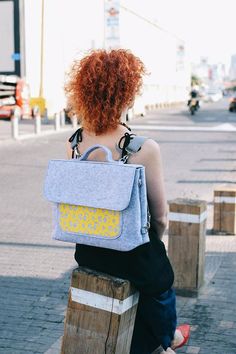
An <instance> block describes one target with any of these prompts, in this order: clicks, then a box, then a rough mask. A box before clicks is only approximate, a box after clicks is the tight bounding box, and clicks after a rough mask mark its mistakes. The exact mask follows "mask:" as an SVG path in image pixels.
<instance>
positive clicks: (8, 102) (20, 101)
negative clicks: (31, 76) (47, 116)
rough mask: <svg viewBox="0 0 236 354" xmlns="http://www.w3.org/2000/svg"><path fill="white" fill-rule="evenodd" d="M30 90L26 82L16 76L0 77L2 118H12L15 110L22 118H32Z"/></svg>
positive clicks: (0, 115) (0, 111) (0, 112)
mask: <svg viewBox="0 0 236 354" xmlns="http://www.w3.org/2000/svg"><path fill="white" fill-rule="evenodd" d="M29 100H30V90H29V86H28V84H27V83H26V82H25V80H23V79H21V78H19V77H18V76H15V75H0V118H11V116H12V113H13V112H14V110H15V108H19V109H20V114H21V117H24V118H30V117H31V115H32V113H31V107H30V101H29Z"/></svg>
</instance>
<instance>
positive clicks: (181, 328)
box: [171, 324, 190, 350]
mask: <svg viewBox="0 0 236 354" xmlns="http://www.w3.org/2000/svg"><path fill="white" fill-rule="evenodd" d="M176 329H178V330H179V331H180V332H181V334H182V336H183V337H184V338H183V340H182V342H181V343H180V344H178V345H176V346H175V345H174V346H173V347H172V346H171V348H172V349H174V350H175V349H177V348H180V347H182V346H183V345H184V344H186V343H187V341H188V340H189V337H190V325H188V324H183V325H180V326H178V327H177V328H176Z"/></svg>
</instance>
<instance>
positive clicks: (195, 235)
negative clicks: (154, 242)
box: [168, 199, 207, 293]
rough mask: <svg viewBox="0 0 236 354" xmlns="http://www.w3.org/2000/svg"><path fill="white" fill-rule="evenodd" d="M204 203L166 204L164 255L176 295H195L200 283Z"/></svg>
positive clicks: (201, 278)
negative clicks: (167, 261)
mask: <svg viewBox="0 0 236 354" xmlns="http://www.w3.org/2000/svg"><path fill="white" fill-rule="evenodd" d="M206 208H207V203H206V201H202V200H191V199H175V200H172V201H170V202H169V210H170V212H169V243H168V255H169V258H170V261H171V264H172V266H173V269H174V273H175V283H174V286H175V288H176V290H179V292H182V293H184V292H186V293H187V292H188V291H189V292H196V291H197V290H198V289H199V288H200V287H201V286H202V285H203V282H204V265H205V233H206Z"/></svg>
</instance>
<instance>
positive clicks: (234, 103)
mask: <svg viewBox="0 0 236 354" xmlns="http://www.w3.org/2000/svg"><path fill="white" fill-rule="evenodd" d="M229 111H230V112H236V95H235V96H233V97H231V98H230V100H229Z"/></svg>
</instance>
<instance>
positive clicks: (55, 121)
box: [54, 113, 61, 131]
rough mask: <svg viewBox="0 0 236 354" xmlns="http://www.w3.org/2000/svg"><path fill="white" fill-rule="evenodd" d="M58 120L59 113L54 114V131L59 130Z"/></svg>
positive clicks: (59, 118)
mask: <svg viewBox="0 0 236 354" xmlns="http://www.w3.org/2000/svg"><path fill="white" fill-rule="evenodd" d="M60 120H61V117H60V113H55V120H54V127H55V130H56V131H58V130H60Z"/></svg>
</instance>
